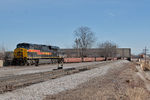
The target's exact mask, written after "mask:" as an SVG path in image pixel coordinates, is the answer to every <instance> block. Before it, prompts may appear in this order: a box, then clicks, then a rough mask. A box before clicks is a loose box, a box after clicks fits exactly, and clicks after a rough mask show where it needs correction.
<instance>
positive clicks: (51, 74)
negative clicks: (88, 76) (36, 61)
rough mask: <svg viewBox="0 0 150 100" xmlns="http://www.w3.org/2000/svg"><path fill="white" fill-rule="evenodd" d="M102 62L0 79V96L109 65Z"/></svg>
mask: <svg viewBox="0 0 150 100" xmlns="http://www.w3.org/2000/svg"><path fill="white" fill-rule="evenodd" d="M111 62H112V61H109V62H103V63H100V64H94V65H87V66H82V67H77V68H68V69H59V70H53V71H47V72H39V73H32V74H25V75H14V76H7V77H1V78H0V94H3V93H5V92H8V91H13V90H15V89H18V88H22V87H26V86H30V85H32V84H37V83H40V82H45V81H47V80H50V79H56V78H59V77H62V76H65V75H70V74H74V73H79V72H82V71H86V70H90V69H93V68H97V67H99V66H102V65H106V64H109V63H111Z"/></svg>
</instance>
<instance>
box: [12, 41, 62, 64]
mask: <svg viewBox="0 0 150 100" xmlns="http://www.w3.org/2000/svg"><path fill="white" fill-rule="evenodd" d="M41 62H46V63H61V62H63V58H62V57H60V56H59V47H57V46H50V45H39V44H30V43H19V44H17V47H16V49H15V50H14V60H13V64H14V65H33V64H35V65H38V64H39V63H41Z"/></svg>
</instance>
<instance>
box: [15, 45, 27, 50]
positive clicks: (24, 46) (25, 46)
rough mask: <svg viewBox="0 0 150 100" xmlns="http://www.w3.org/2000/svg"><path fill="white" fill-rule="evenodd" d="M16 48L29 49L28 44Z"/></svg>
mask: <svg viewBox="0 0 150 100" xmlns="http://www.w3.org/2000/svg"><path fill="white" fill-rule="evenodd" d="M17 48H25V49H29V44H18V45H17Z"/></svg>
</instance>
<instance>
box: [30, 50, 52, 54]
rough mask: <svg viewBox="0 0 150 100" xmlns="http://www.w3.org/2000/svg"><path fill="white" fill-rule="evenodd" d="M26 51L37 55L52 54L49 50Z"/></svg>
mask: <svg viewBox="0 0 150 100" xmlns="http://www.w3.org/2000/svg"><path fill="white" fill-rule="evenodd" d="M28 52H36V53H37V54H38V55H52V53H51V52H41V51H40V50H33V49H29V50H28Z"/></svg>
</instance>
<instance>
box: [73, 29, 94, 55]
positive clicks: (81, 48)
mask: <svg viewBox="0 0 150 100" xmlns="http://www.w3.org/2000/svg"><path fill="white" fill-rule="evenodd" d="M74 34H75V36H76V39H75V42H74V43H75V44H74V48H76V49H77V50H78V54H80V57H85V56H87V54H86V50H87V49H88V48H91V47H92V46H93V43H94V42H95V36H94V33H93V32H92V31H91V29H90V28H89V27H79V28H77V29H76V30H75V31H74Z"/></svg>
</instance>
